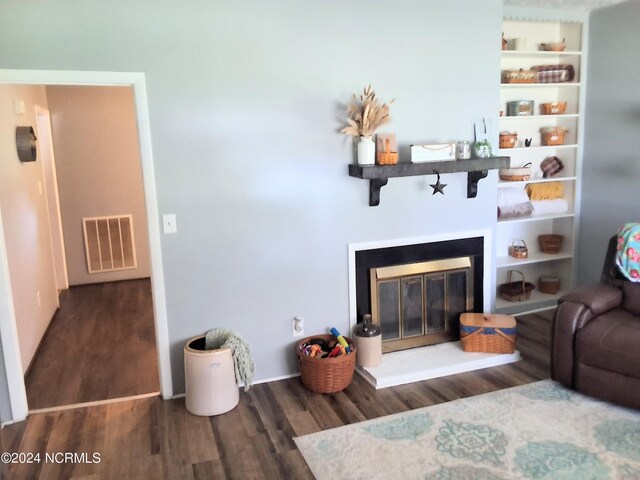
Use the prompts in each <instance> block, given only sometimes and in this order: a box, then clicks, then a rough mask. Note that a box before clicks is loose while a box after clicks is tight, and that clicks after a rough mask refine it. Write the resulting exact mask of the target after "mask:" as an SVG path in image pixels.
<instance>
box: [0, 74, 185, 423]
mask: <svg viewBox="0 0 640 480" xmlns="http://www.w3.org/2000/svg"><path fill="white" fill-rule="evenodd" d="M0 83H3V84H29V85H96V86H105V85H111V86H130V87H132V88H133V92H134V102H135V111H136V122H137V125H138V140H139V148H140V162H141V167H142V174H143V184H144V197H145V207H146V216H147V224H148V231H149V241H148V243H149V254H150V263H151V284H150V288H151V295H152V298H153V313H154V324H155V340H156V343H157V349H158V365H159V375H160V391H161V394H162V396H163V398H171V397H172V394H173V392H172V385H171V377H170V360H169V341H168V326H167V315H166V305H165V294H164V277H163V271H162V262H161V252H160V225H159V221H158V211H157V200H156V190H155V183H154V175H153V158H152V154H151V143H150V131H149V118H148V109H147V102H146V88H145V81H144V74H140V73H112V72H59V71H29V70H20V71H17V70H0ZM0 207H1V206H0ZM0 220H1V217H0ZM6 254H7V251H6V245H5V238H4V235H3V233H2V230H1V229H0V260H2V261H0V270H2V271H0V275H2V277H3V280H6V279H7V278H8V266H7V262H6V258H7V257H6ZM5 283H6V282H5ZM2 286H3V287H5V288H2V289H0V293H2V298H0V336H1V338H2V346H3V353H4V361H5V368H6V373H7V383H8V390H9V392H8V393H9V397H10V403H11V413H12V419H13V421H20V420H23V419H24V418H26V416H27V413H28V404H27V399H26V392H25V385H24V380H23V378H22V373H23V370H22V365H21V360H20V346H19V343H18V339H17V329H16V317H15V311H14V309H13V299H12V295H11V289H10V285H9V286H7V285H2Z"/></svg>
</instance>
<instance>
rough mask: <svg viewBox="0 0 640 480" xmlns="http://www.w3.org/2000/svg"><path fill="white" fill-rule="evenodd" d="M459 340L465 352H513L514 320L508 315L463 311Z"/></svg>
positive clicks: (514, 340)
mask: <svg viewBox="0 0 640 480" xmlns="http://www.w3.org/2000/svg"><path fill="white" fill-rule="evenodd" d="M460 341H461V342H462V349H463V350H464V351H465V352H484V353H513V351H514V350H515V346H516V320H515V318H513V317H512V316H510V315H496V314H482V313H463V314H462V315H460Z"/></svg>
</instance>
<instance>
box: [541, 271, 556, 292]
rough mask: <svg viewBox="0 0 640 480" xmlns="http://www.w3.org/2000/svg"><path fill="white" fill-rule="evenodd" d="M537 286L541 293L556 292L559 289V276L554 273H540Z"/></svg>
mask: <svg viewBox="0 0 640 480" xmlns="http://www.w3.org/2000/svg"><path fill="white" fill-rule="evenodd" d="M538 288H539V289H540V291H541V292H542V293H549V294H552V295H553V294H556V293H558V292H559V291H560V277H557V276H555V275H540V278H538Z"/></svg>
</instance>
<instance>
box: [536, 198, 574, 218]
mask: <svg viewBox="0 0 640 480" xmlns="http://www.w3.org/2000/svg"><path fill="white" fill-rule="evenodd" d="M531 204H532V205H533V214H534V215H553V214H554V213H566V212H568V211H569V202H567V200H566V199H564V198H556V199H555V200H531Z"/></svg>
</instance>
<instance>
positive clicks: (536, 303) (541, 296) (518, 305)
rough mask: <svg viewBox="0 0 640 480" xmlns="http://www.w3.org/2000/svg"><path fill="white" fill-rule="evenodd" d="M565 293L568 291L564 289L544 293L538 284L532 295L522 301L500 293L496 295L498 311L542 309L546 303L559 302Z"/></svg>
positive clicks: (510, 311)
mask: <svg viewBox="0 0 640 480" xmlns="http://www.w3.org/2000/svg"><path fill="white" fill-rule="evenodd" d="M536 280H537V279H536ZM531 283H533V282H531ZM565 293H567V292H565V291H562V290H560V291H559V292H558V293H555V294H550V293H542V292H540V291H539V290H538V287H537V286H536V289H535V290H533V291H532V292H531V297H530V298H529V299H528V300H524V301H522V302H510V301H508V300H505V299H504V298H502V297H500V296H499V295H498V296H497V297H496V313H512V312H513V313H515V312H522V311H524V310H527V309H529V310H532V309H542V308H544V306H545V305H544V304H545V303H554V302H557V301H558V299H559V298H560V297H561V296H562V295H564V294H565Z"/></svg>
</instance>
